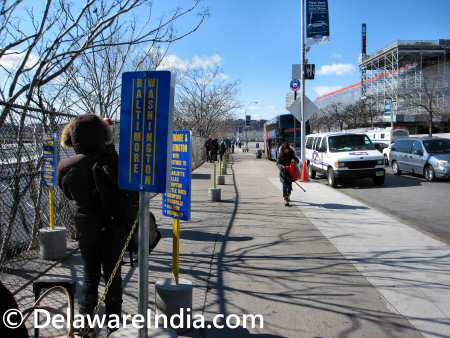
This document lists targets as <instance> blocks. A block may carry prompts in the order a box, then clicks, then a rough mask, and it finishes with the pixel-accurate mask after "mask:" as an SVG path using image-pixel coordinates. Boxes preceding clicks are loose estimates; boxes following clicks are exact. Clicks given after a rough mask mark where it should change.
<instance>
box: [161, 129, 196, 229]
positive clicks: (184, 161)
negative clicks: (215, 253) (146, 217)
mask: <svg viewBox="0 0 450 338" xmlns="http://www.w3.org/2000/svg"><path fill="white" fill-rule="evenodd" d="M163 215H165V216H168V217H172V218H176V219H181V220H183V221H189V219H190V217H191V132H190V131H189V130H176V131H174V132H173V137H172V169H171V172H170V180H169V189H168V191H167V193H165V194H164V196H163Z"/></svg>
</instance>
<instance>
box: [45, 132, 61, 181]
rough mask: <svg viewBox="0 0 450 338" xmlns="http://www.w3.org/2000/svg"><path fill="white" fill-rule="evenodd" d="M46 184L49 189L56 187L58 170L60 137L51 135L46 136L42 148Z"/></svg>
mask: <svg viewBox="0 0 450 338" xmlns="http://www.w3.org/2000/svg"><path fill="white" fill-rule="evenodd" d="M42 148H43V149H42V152H43V154H42V157H43V161H42V162H43V168H44V170H43V171H44V179H43V181H44V183H45V185H46V186H47V187H49V188H54V187H56V184H57V183H56V168H57V166H58V135H57V134H56V133H55V134H49V135H46V136H45V139H44V144H43V147H42Z"/></svg>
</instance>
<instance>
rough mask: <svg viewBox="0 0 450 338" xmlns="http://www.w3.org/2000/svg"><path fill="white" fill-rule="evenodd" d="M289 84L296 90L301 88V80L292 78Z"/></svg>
mask: <svg viewBox="0 0 450 338" xmlns="http://www.w3.org/2000/svg"><path fill="white" fill-rule="evenodd" d="M289 86H290V87H291V89H292V90H293V91H294V92H296V91H297V90H299V88H300V81H299V80H292V81H291V82H290V83H289Z"/></svg>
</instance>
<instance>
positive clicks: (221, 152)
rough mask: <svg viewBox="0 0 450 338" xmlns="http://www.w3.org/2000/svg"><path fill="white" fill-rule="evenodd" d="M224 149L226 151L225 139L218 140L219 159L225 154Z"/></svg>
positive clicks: (221, 159)
mask: <svg viewBox="0 0 450 338" xmlns="http://www.w3.org/2000/svg"><path fill="white" fill-rule="evenodd" d="M226 151H227V145H226V143H225V141H222V142H220V145H219V156H220V161H223V155H225V152H226Z"/></svg>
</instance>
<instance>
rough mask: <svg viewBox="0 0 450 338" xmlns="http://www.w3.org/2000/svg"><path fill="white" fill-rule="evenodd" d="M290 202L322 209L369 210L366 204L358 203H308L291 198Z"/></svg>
mask: <svg viewBox="0 0 450 338" xmlns="http://www.w3.org/2000/svg"><path fill="white" fill-rule="evenodd" d="M291 202H292V203H298V204H293V205H296V206H302V205H307V206H311V207H319V208H324V209H334V210H369V208H368V207H366V206H360V205H348V204H340V203H323V204H320V203H310V202H305V201H294V200H291Z"/></svg>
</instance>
